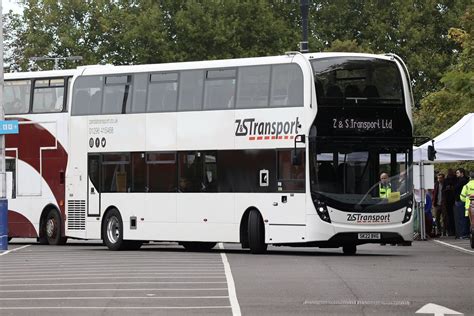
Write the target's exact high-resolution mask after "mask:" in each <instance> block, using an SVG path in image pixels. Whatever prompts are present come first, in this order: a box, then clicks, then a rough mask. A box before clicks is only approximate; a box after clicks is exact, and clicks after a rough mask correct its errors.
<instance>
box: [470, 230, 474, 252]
mask: <svg viewBox="0 0 474 316" xmlns="http://www.w3.org/2000/svg"><path fill="white" fill-rule="evenodd" d="M469 239H470V241H471V248H472V249H474V232H471V235H470V236H469Z"/></svg>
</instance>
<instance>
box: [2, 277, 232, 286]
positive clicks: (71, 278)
mask: <svg viewBox="0 0 474 316" xmlns="http://www.w3.org/2000/svg"><path fill="white" fill-rule="evenodd" d="M224 277H225V276H223V275H206V276H188V275H186V276H123V275H117V276H107V277H102V276H96V277H95V278H94V279H99V280H106V279H112V280H113V279H121V280H125V279H146V280H151V279H223V278H224ZM45 280H51V281H52V280H58V281H61V280H84V277H67V278H55V277H49V278H27V279H25V278H23V279H3V278H0V281H5V282H6V281H11V282H12V281H14V282H17V281H45ZM4 284H5V283H3V282H2V285H4Z"/></svg>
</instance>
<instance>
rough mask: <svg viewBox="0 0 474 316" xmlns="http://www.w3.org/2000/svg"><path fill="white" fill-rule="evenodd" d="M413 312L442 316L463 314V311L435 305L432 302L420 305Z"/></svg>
mask: <svg viewBox="0 0 474 316" xmlns="http://www.w3.org/2000/svg"><path fill="white" fill-rule="evenodd" d="M415 314H434V315H435V316H443V315H464V314H463V313H460V312H456V311H454V310H452V309H449V308H447V307H444V306H441V305H436V304H433V303H428V304H426V305H424V306H423V307H421V308H420V309H419V310H417V311H416V312H415Z"/></svg>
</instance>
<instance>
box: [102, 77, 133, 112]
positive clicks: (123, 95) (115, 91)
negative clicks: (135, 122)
mask: <svg viewBox="0 0 474 316" xmlns="http://www.w3.org/2000/svg"><path fill="white" fill-rule="evenodd" d="M131 81H132V76H130V75H128V76H127V75H122V76H108V77H106V78H105V87H104V101H103V105H102V113H103V114H120V113H125V109H126V108H127V107H130V105H129V104H130V100H131V99H132V98H131V93H130V85H131Z"/></svg>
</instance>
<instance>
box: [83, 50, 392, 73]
mask: <svg viewBox="0 0 474 316" xmlns="http://www.w3.org/2000/svg"><path fill="white" fill-rule="evenodd" d="M298 55H299V56H304V58H306V59H309V60H311V59H320V58H328V57H365V58H380V59H385V60H390V59H391V57H390V56H387V55H375V54H363V53H333V52H326V53H307V54H301V53H300V52H288V53H286V54H285V55H279V56H267V57H250V58H234V59H219V60H205V61H187V62H176V63H163V64H143V65H120V66H114V65H90V66H82V67H79V68H78V69H81V70H82V71H81V74H82V75H86V76H87V75H100V74H122V73H140V72H153V71H178V70H189V69H205V68H220V67H237V66H246V65H249V66H250V65H253V66H255V65H267V64H284V63H291V62H293V59H294V58H295V56H298Z"/></svg>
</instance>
